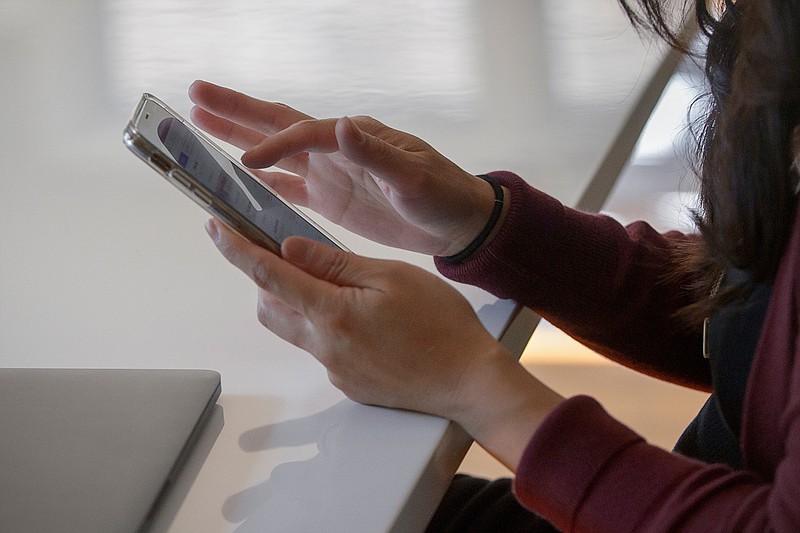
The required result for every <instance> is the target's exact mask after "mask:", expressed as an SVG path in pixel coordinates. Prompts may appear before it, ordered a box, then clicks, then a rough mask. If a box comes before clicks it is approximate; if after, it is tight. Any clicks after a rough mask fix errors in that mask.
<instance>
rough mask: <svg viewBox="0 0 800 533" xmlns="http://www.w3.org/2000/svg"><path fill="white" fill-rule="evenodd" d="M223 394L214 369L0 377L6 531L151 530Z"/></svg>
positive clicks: (1, 516) (2, 526)
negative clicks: (218, 399)
mask: <svg viewBox="0 0 800 533" xmlns="http://www.w3.org/2000/svg"><path fill="white" fill-rule="evenodd" d="M220 390H221V389H220V376H219V374H218V373H216V372H213V371H207V370H77V369H74V370H73V369H68V370H67V369H65V370H61V369H0V531H13V532H15V533H21V532H28V531H30V532H34V531H35V532H37V533H40V532H50V531H53V532H73V531H74V532H81V533H91V532H95V531H96V532H116V531H119V532H139V531H148V530H150V529H151V526H152V524H153V522H154V520H155V519H156V517H157V515H158V514H159V513H160V512H161V511H160V507H163V505H162V503H163V500H164V499H165V498H166V496H167V495H168V493H169V489H170V487H171V486H173V485H174V484H175V482H176V480H177V479H178V474H179V473H180V472H181V470H182V466H183V465H184V464H185V462H186V460H187V458H188V457H189V452H190V451H191V450H192V449H193V448H194V447H195V444H196V442H197V440H198V438H199V437H200V436H201V434H203V431H204V427H205V426H207V425H208V420H209V418H210V417H211V415H212V412H214V411H215V405H216V401H217V398H218V397H219V394H220ZM210 429H211V428H208V430H210ZM213 438H216V435H214V436H213ZM158 521H159V522H160V521H162V519H161V518H159V519H158Z"/></svg>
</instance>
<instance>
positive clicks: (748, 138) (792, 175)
mask: <svg viewBox="0 0 800 533" xmlns="http://www.w3.org/2000/svg"><path fill="white" fill-rule="evenodd" d="M620 3H621V4H622V7H623V9H624V10H625V12H626V13H627V15H628V17H629V19H630V20H631V21H632V23H633V24H634V25H635V26H636V27H637V28H639V29H644V30H648V31H651V32H653V33H655V34H656V35H658V36H660V37H661V38H663V39H664V40H666V41H667V42H668V43H669V44H670V45H671V46H673V47H676V48H678V49H680V50H682V51H684V52H689V53H691V44H690V43H686V42H682V41H681V40H680V37H679V33H678V29H679V28H678V24H679V23H680V22H683V20H684V18H683V17H686V16H689V13H690V11H691V8H690V7H689V4H690V2H688V1H685V2H683V3H682V6H677V8H678V9H677V10H676V6H675V5H674V4H675V2H665V1H664V0H638V1H637V2H636V4H635V5H634V4H632V3H631V2H627V1H625V0H620ZM709 4H712V2H707V1H705V0H697V1H696V2H694V16H695V17H696V19H697V21H698V25H699V28H700V30H701V31H702V32H703V33H704V34H705V36H706V37H707V47H706V52H705V54H704V55H705V58H704V59H705V74H706V80H707V86H708V94H707V95H705V102H706V104H707V113H706V115H705V117H704V119H703V123H702V124H700V127H699V128H697V129H696V132H697V134H696V140H697V145H696V162H697V164H698V165H697V168H698V174H699V178H700V198H701V204H700V206H701V208H700V210H699V211H698V212H697V213H696V216H695V218H696V222H697V225H698V228H699V230H700V233H701V234H702V236H703V239H702V241H701V242H700V244H699V246H698V247H697V248H696V249H695V250H693V251H692V252H691V253H690V254H689V256H688V258H686V260H684V261H683V265H684V267H686V268H694V269H695V270H697V271H698V273H699V274H703V273H704V274H705V275H701V276H699V277H698V278H697V279H698V280H703V281H701V282H699V283H698V287H697V288H698V289H699V288H700V287H702V289H700V290H705V291H707V290H708V287H709V286H710V283H711V282H710V280H711V279H713V278H714V277H717V276H718V274H715V273H714V272H715V271H716V272H720V271H724V270H725V269H728V268H737V269H741V270H745V271H747V272H748V273H749V274H750V278H751V281H752V283H758V282H770V281H772V280H773V279H774V277H775V274H776V272H777V269H778V265H779V263H780V260H781V257H782V255H783V250H784V248H785V245H786V241H787V239H788V237H789V233H790V232H791V228H792V221H793V218H794V212H795V205H796V196H797V189H798V181H799V180H800V176H799V175H798V169H797V166H796V165H795V164H793V161H794V160H795V158H796V156H797V154H796V153H795V151H796V150H797V149H798V148H800V147H798V146H797V144H798V135H800V129H796V128H798V125H799V124H800V0H738V1H736V2H733V1H731V0H725V1H719V2H716V3H713V5H712V6H711V7H709ZM676 13H678V15H676ZM793 137H794V142H793ZM699 271H703V272H699ZM747 289H748V287H732V288H731V289H730V290H728V291H725V292H724V293H723V294H721V295H720V296H719V297H718V298H703V299H702V300H701V301H699V303H698V304H697V305H696V306H694V309H692V312H691V313H689V314H690V315H694V316H695V318H697V317H699V316H704V315H705V316H707V314H708V312H709V311H710V309H713V307H714V306H715V305H718V304H719V303H720V301H723V300H727V299H730V298H731V297H732V296H733V295H736V294H737V293H741V292H743V291H746V290H747ZM707 295H708V293H707V292H706V296H707Z"/></svg>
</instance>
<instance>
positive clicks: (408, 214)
mask: <svg viewBox="0 0 800 533" xmlns="http://www.w3.org/2000/svg"><path fill="white" fill-rule="evenodd" d="M189 96H190V98H191V99H192V101H193V102H194V103H195V104H196V105H195V107H194V108H193V109H192V113H191V117H192V120H193V121H194V122H195V123H196V124H197V125H198V127H200V128H202V129H204V130H205V131H207V132H209V133H210V134H211V135H214V136H215V137H218V138H220V139H222V140H224V141H226V142H229V143H231V144H233V145H235V146H238V147H239V148H242V149H243V150H245V153H244V155H243V156H242V162H243V163H244V164H245V165H247V166H248V167H251V168H254V169H265V168H267V167H273V166H274V167H277V169H278V170H262V171H256V175H257V176H259V177H260V178H261V179H262V180H264V182H265V183H267V184H268V185H269V186H271V187H272V188H273V189H275V190H276V191H277V192H278V193H279V194H281V195H282V196H283V197H285V198H286V199H287V200H289V201H290V202H293V203H296V204H298V205H302V206H306V207H309V208H310V209H313V210H314V211H316V212H318V213H320V214H321V215H322V216H324V217H326V218H328V219H329V220H331V221H332V222H334V223H336V224H338V225H341V226H343V227H346V228H348V229H349V230H351V231H353V232H355V233H358V234H360V235H363V236H365V237H367V238H369V239H371V240H374V241H377V242H380V243H383V244H387V245H389V246H394V247H398V248H405V249H408V250H412V251H416V252H421V253H425V254H429V255H442V256H448V255H454V254H456V253H458V252H460V251H461V250H463V249H464V248H466V247H467V246H468V245H469V243H470V242H472V240H473V239H474V238H475V237H476V236H477V235H478V234H479V233H480V231H481V229H482V228H483V226H484V225H485V224H486V221H487V220H488V218H489V215H490V214H491V212H492V207H493V204H494V194H493V191H492V189H491V186H490V185H489V184H487V183H485V182H484V181H483V180H481V179H479V178H477V177H475V176H472V175H470V174H469V173H467V172H465V171H464V170H462V169H461V168H459V167H458V166H457V165H455V164H454V163H452V162H451V161H449V160H448V159H446V158H445V157H444V156H442V155H441V154H439V153H438V152H436V151H435V150H434V149H433V148H431V147H430V146H429V145H427V144H426V143H425V142H423V141H421V140H420V139H418V138H416V137H414V136H412V135H409V134H407V133H403V132H400V131H397V130H394V129H392V128H389V127H387V126H385V125H383V124H381V123H380V122H378V121H377V120H374V119H372V118H369V117H354V118H347V117H345V118H340V119H324V120H316V119H314V118H312V117H309V116H308V115H305V114H303V113H300V112H299V111H296V110H294V109H292V108H290V107H287V106H285V105H282V104H276V103H270V102H265V101H262V100H258V99H255V98H252V97H249V96H246V95H244V94H242V93H238V92H235V91H232V90H230V89H226V88H223V87H219V86H216V85H212V84H210V83H207V82H201V81H197V82H195V83H193V84H192V86H191V87H190V89H189Z"/></svg>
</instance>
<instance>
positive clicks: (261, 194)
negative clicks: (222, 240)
mask: <svg viewBox="0 0 800 533" xmlns="http://www.w3.org/2000/svg"><path fill="white" fill-rule="evenodd" d="M173 131H177V133H178V135H173V134H172V133H171V132H173ZM164 137H166V138H164ZM170 137H176V138H177V139H178V142H177V143H173V144H172V145H170V146H171V148H172V149H173V150H174V152H175V153H171V150H170V149H169V148H167V147H166V146H167V144H168V140H170ZM123 142H124V144H125V146H127V147H128V149H129V150H130V151H131V152H133V153H134V154H135V155H137V156H138V157H139V158H140V159H141V160H142V161H144V162H145V163H147V164H148V166H150V167H151V168H152V169H153V170H155V171H156V172H158V174H160V175H161V176H162V177H164V178H165V179H166V180H167V181H169V182H170V183H172V184H173V185H174V186H175V187H177V188H178V189H179V190H181V191H182V192H183V193H184V194H185V195H186V196H188V197H189V198H191V199H192V200H193V201H194V202H195V203H197V204H198V205H200V206H201V207H202V208H203V209H205V210H206V211H207V212H208V213H210V214H211V215H213V216H214V217H217V218H219V219H220V220H221V221H223V222H224V223H225V224H226V225H228V226H229V227H230V228H232V229H233V230H235V231H237V232H238V233H240V234H241V235H243V236H244V237H246V238H248V239H249V240H251V241H252V242H254V243H256V244H258V245H259V246H262V247H264V248H266V249H268V250H270V251H272V252H274V253H276V254H280V243H281V242H282V241H283V239H284V238H286V237H288V236H290V235H302V236H305V237H308V238H312V239H314V240H317V241H319V242H323V243H325V244H328V245H331V246H335V247H338V248H341V249H346V248H345V247H344V246H343V245H342V244H341V243H339V242H338V241H337V240H336V239H334V238H333V237H332V236H330V235H329V234H328V233H327V232H325V231H324V230H323V229H322V228H320V227H319V226H317V225H316V224H315V223H314V222H313V221H312V220H310V219H309V218H308V217H306V216H305V215H304V214H303V213H302V212H301V211H300V210H298V209H297V208H296V207H295V206H293V205H292V204H291V203H289V202H288V201H286V200H284V199H283V198H281V197H280V196H279V195H278V194H277V193H276V192H275V191H274V190H272V189H271V188H269V187H268V186H267V185H266V184H264V183H262V182H260V181H259V180H258V178H257V177H256V176H254V175H253V174H252V173H251V172H250V171H248V170H247V169H246V168H245V167H243V166H242V165H241V164H239V163H238V162H237V161H236V160H235V159H234V158H233V157H232V156H230V155H229V154H227V153H226V152H225V151H224V150H222V149H221V148H220V147H219V146H217V145H216V144H215V143H214V142H213V141H212V140H211V139H209V138H208V137H207V136H206V135H205V134H203V133H202V132H201V131H199V130H198V129H197V128H195V127H194V125H192V124H191V123H190V122H188V121H187V120H186V119H184V118H183V117H181V116H180V115H178V114H177V113H176V112H175V111H173V110H172V109H170V108H169V107H168V106H167V105H166V104H164V103H163V102H161V101H160V100H159V99H158V98H156V97H155V96H153V95H151V94H148V93H145V94H143V95H142V97H141V99H140V101H139V103H138V105H137V106H136V109H135V110H134V113H133V116H132V118H131V120H130V121H129V123H128V125H127V127H126V128H125V131H124V133H123ZM184 150H185V151H184ZM187 152H188V154H189V155H187Z"/></svg>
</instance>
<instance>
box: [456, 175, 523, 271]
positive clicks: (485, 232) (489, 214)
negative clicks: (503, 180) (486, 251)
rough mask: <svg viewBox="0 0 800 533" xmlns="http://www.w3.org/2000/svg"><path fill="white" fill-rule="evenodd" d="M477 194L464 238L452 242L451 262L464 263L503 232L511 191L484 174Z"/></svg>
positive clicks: (463, 234)
mask: <svg viewBox="0 0 800 533" xmlns="http://www.w3.org/2000/svg"><path fill="white" fill-rule="evenodd" d="M478 178H480V180H481V181H480V187H479V188H478V189H477V191H478V192H476V194H475V198H476V206H477V207H476V209H474V211H473V213H474V215H473V216H471V217H469V219H468V223H467V224H466V226H467V228H466V229H465V230H464V231H463V233H462V237H461V238H460V239H457V240H455V241H453V242H452V243H451V246H450V249H451V250H452V251H453V253H452V254H451V255H445V256H443V259H444V260H445V261H447V262H448V263H453V264H457V263H461V262H463V261H465V260H466V259H467V258H469V257H470V256H472V255H473V254H475V253H476V252H478V251H479V250H482V249H483V248H484V247H486V245H487V244H488V243H489V242H491V240H492V239H493V238H494V236H495V235H496V234H497V232H498V231H499V229H500V227H501V226H502V224H503V221H504V219H505V217H506V215H507V213H508V197H509V191H508V189H507V188H506V187H503V186H502V185H500V184H499V183H498V182H497V181H496V180H495V179H494V178H493V177H492V176H491V175H481V176H478Z"/></svg>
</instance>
